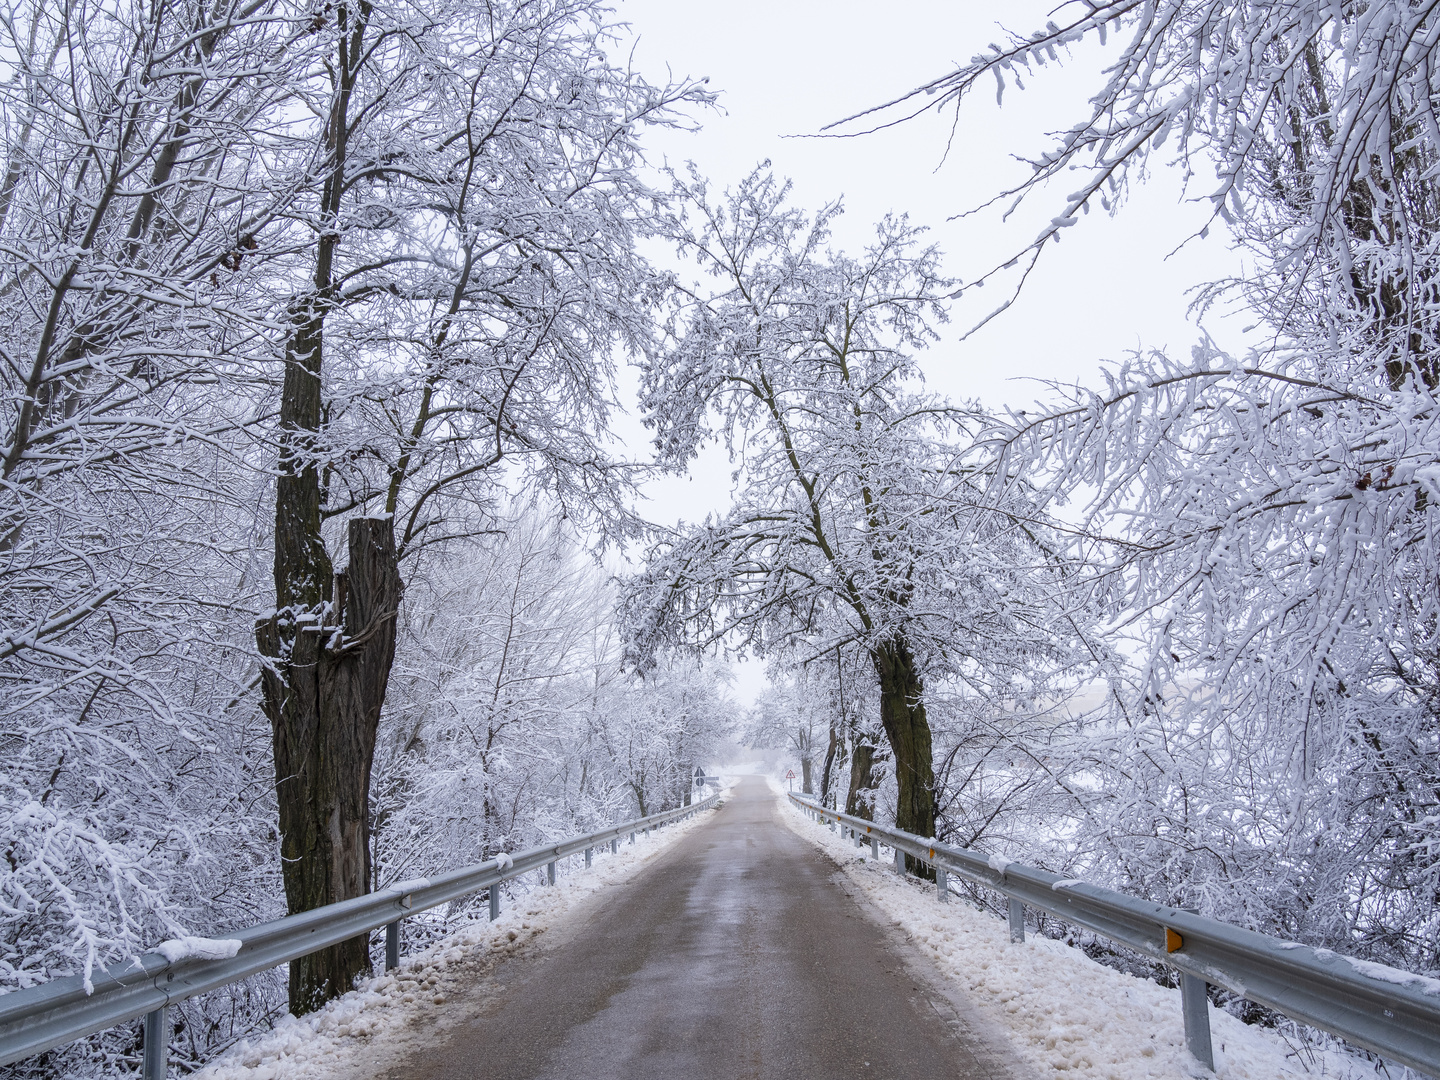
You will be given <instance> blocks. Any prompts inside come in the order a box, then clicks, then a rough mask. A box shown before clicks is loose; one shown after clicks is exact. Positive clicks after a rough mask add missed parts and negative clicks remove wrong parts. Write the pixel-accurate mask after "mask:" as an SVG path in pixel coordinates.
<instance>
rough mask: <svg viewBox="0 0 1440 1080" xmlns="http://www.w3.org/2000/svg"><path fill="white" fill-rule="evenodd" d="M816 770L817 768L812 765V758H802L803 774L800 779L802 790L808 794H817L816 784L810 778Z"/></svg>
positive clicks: (801, 769) (801, 770) (801, 767)
mask: <svg viewBox="0 0 1440 1080" xmlns="http://www.w3.org/2000/svg"><path fill="white" fill-rule="evenodd" d="M814 771H815V770H814V768H813V766H811V764H810V759H809V758H808V757H805V758H801V759H800V772H801V774H802V775H801V780H800V790H801V791H803V792H804V793H805V794H806V795H814V794H815V784H814V782H813V781H812V780H811V779H810V777H811V774H812V773H813V772H814Z"/></svg>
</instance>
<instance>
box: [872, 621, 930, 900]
mask: <svg viewBox="0 0 1440 1080" xmlns="http://www.w3.org/2000/svg"><path fill="white" fill-rule="evenodd" d="M874 658H875V671H876V674H877V675H878V676H879V677H880V719H881V722H882V723H884V725H885V734H886V735H887V736H888V737H889V739H890V749H891V751H892V753H893V755H894V758H895V782H896V785H897V787H898V788H899V800H898V802H897V805H896V807H895V827H896V828H897V829H903V830H904V831H905V832H910V833H914V834H916V835H917V836H925V837H930V836H934V835H935V770H934V763H933V760H932V757H931V747H930V723H929V721H928V720H927V719H926V718H925V700H924V696H923V692H924V687H923V685H922V683H921V679H920V674H919V672H917V671H916V670H915V657H914V656H913V655H912V654H911V652H910V647H909V645H908V644H907V643H906V642H905V640H904V639H903V638H897V639H895V640H893V641H889V642H886V643H885V644H883V645H881V646H880V647H879V648H877V649H876V650H875V652H874ZM905 865H906V867H907V868H908V869H909V870H910V871H911V873H916V874H921V876H926V877H928V876H929V874H928V873H923V874H922V873H921V868H920V866H919V864H918V863H917V862H916V861H915V859H914V858H913V857H912V856H909V855H907V856H906V857H905Z"/></svg>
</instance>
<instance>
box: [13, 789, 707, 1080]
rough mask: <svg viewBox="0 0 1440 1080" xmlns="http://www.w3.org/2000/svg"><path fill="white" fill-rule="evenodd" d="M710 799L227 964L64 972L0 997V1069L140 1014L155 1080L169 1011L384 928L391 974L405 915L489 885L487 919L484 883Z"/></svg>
mask: <svg viewBox="0 0 1440 1080" xmlns="http://www.w3.org/2000/svg"><path fill="white" fill-rule="evenodd" d="M719 797H720V794H719V792H716V793H715V794H713V795H711V796H709V797H708V798H706V799H704V800H702V801H700V802H697V803H695V804H693V805H691V806H682V807H678V808H676V809H674V810H667V811H664V812H662V813H659V814H651V815H650V816H648V817H643V818H637V819H636V820H634V821H627V822H625V823H623V824H620V825H615V826H612V827H610V828H607V829H601V830H600V831H599V832H593V833H590V834H588V835H586V836H579V837H575V838H573V839H569V840H562V841H561V842H560V843H558V844H550V845H546V846H544V847H536V848H531V849H530V850H528V851H525V852H522V853H521V854H519V855H515V856H513V857H508V856H507V857H505V858H504V859H491V860H489V861H487V862H483V863H479V864H478V865H475V866H470V867H466V868H464V869H461V870H453V871H451V872H450V873H448V874H443V875H441V876H439V877H436V878H434V879H425V880H419V881H412V882H402V883H401V884H400V885H399V886H398V887H397V886H391V887H390V888H388V889H382V890H380V891H379V892H375V893H371V894H369V895H368V896H357V897H356V898H354V899H353V900H344V901H341V902H340V903H338V904H327V905H325V906H324V907H318V908H315V909H314V910H313V911H306V912H302V913H301V914H299V915H290V916H287V917H285V918H283V919H276V920H274V921H273V922H268V923H261V924H260V925H258V926H249V927H246V928H245V929H243V930H237V931H234V932H233V933H227V934H226V935H225V940H227V941H233V940H238V941H239V942H240V947H239V949H238V950H237V951H236V952H235V955H233V956H231V957H229V958H228V959H222V960H195V959H191V960H186V959H181V960H175V961H173V962H172V961H171V960H169V959H167V958H166V957H165V956H163V955H162V954H160V953H158V952H150V953H145V954H144V955H143V956H139V957H137V958H136V959H135V960H133V961H131V962H130V963H128V964H126V965H124V966H123V967H120V968H118V969H115V970H111V969H107V968H96V969H95V970H94V971H93V972H92V973H91V982H92V985H93V986H94V991H93V992H92V993H86V990H85V980H84V977H83V976H80V975H74V976H68V977H66V978H62V979H54V980H52V981H50V982H48V983H45V984H44V985H43V986H36V987H31V988H30V989H28V990H15V991H12V992H10V993H8V994H4V995H0V1065H8V1064H10V1063H12V1062H16V1061H21V1060H23V1059H25V1058H28V1057H33V1056H34V1055H36V1054H39V1053H43V1052H44V1051H46V1050H50V1049H53V1048H54V1047H57V1046H63V1045H64V1044H66V1043H69V1042H74V1041H75V1040H76V1039H81V1038H84V1037H85V1036H86V1035H91V1034H94V1033H95V1032H97V1031H103V1030H105V1029H106V1028H110V1027H114V1026H115V1025H117V1024H123V1023H125V1022H126V1021H128V1020H135V1019H138V1018H139V1017H142V1016H143V1017H145V1057H144V1076H145V1080H163V1078H164V1076H165V1053H164V1051H165V1043H166V1041H167V1038H168V1036H167V1034H166V1033H167V1032H168V1029H169V1026H168V1023H167V1016H166V1011H167V1009H168V1007H169V1006H171V1005H174V1004H176V1003H177V1002H180V1001H184V1000H185V999H186V998H189V997H194V996H195V995H196V994H203V993H205V992H207V991H209V990H215V989H218V988H219V987H221V986H226V985H228V984H229V983H234V982H239V981H240V980H242V979H246V978H249V977H250V976H251V975H255V974H258V973H259V972H262V971H266V970H268V969H270V968H273V967H277V966H278V965H280V964H284V963H288V962H289V961H291V960H294V959H297V958H298V957H301V956H305V955H307V954H309V953H312V952H316V951H318V950H320V949H324V948H327V947H329V946H331V945H336V944H339V943H340V942H342V941H347V940H349V939H350V938H353V937H357V936H358V935H360V934H365V933H369V932H370V931H372V930H378V929H379V928H380V927H382V926H383V927H385V928H386V934H385V953H386V967H387V968H393V967H396V966H398V964H399V960H400V956H399V953H400V934H399V927H400V921H401V920H403V919H404V918H405V917H406V916H408V915H414V914H416V913H417V912H420V911H426V910H428V909H430V908H434V907H438V906H440V905H441V904H447V903H450V902H451V901H453V900H459V899H461V898H462V897H466V896H470V895H472V894H474V893H477V892H479V891H480V890H482V889H486V888H490V918H491V919H492V920H493V919H495V918H498V917H499V914H500V904H499V900H500V895H499V891H498V890H496V889H493V888H491V886H494V885H498V884H500V883H501V882H502V881H508V880H509V879H511V878H515V877H519V876H520V875H521V874H525V873H528V872H529V871H531V870H538V869H540V868H541V867H545V868H546V870H547V872H548V873H547V877H548V880H549V882H550V884H552V885H553V884H554V883H555V863H556V861H557V860H559V859H563V858H566V857H568V856H570V855H578V854H580V853H581V852H584V853H585V865H586V866H589V865H590V861H591V855H592V852H593V851H594V849H595V848H596V847H598V846H601V845H603V844H605V843H607V842H608V843H609V844H610V850H611V852H612V853H613V852H615V851H617V850H618V848H619V841H620V838H621V837H623V836H625V835H626V834H627V833H628V834H629V837H630V841H631V843H634V841H635V834H636V833H640V832H648V831H650V830H651V829H655V828H658V827H659V826H661V825H666V824H669V823H670V822H673V821H677V820H679V819H681V818H684V817H688V816H689V815H691V814H694V813H697V812H698V811H700V810H704V809H705V808H706V807H708V806H710V805H711V804H713V803H714V802H715V800H716V799H718V798H719Z"/></svg>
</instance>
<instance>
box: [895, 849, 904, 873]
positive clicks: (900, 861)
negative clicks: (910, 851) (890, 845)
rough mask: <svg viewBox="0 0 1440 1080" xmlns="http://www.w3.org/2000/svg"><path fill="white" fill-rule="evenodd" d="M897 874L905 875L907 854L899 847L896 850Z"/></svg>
mask: <svg viewBox="0 0 1440 1080" xmlns="http://www.w3.org/2000/svg"><path fill="white" fill-rule="evenodd" d="M895 873H897V874H903V873H905V853H904V852H903V851H901V850H900V849H899V848H898V847H897V848H896V849H895Z"/></svg>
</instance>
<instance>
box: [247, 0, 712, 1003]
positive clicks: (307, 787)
mask: <svg viewBox="0 0 1440 1080" xmlns="http://www.w3.org/2000/svg"><path fill="white" fill-rule="evenodd" d="M316 23H317V29H316V33H317V34H318V35H321V36H323V37H324V38H325V41H326V46H325V48H326V51H325V62H324V63H323V64H322V65H317V66H316V67H315V68H314V69H313V70H310V71H307V72H306V73H305V76H306V77H305V79H304V81H303V82H302V83H301V84H300V89H299V93H300V95H301V97H302V98H304V99H305V100H306V101H307V102H308V103H309V105H310V108H311V111H312V112H313V113H314V115H315V116H316V117H317V118H318V120H317V122H316V123H315V124H314V125H313V126H312V129H311V138H312V141H311V145H310V150H309V153H310V158H311V161H312V168H313V172H314V174H315V175H316V176H317V177H319V178H320V179H319V182H318V183H317V185H316V187H315V190H314V192H313V197H311V198H310V199H308V200H307V201H306V203H305V205H304V209H303V212H297V213H296V214H295V217H296V219H297V221H298V222H299V224H298V225H297V228H301V229H303V230H304V231H305V241H306V243H305V244H304V245H303V247H301V248H300V250H301V252H303V258H302V259H301V264H302V265H303V273H300V274H297V277H298V279H299V280H301V281H303V282H304V284H303V285H301V286H298V287H297V288H296V289H295V291H294V292H293V294H292V297H291V299H290V302H289V306H288V320H289V327H288V333H287V335H286V337H285V340H284V344H283V349H284V355H285V382H284V386H283V388H282V391H281V398H280V416H279V431H278V442H279V448H278V449H279V475H278V477H277V486H276V511H275V589H276V592H275V598H276V599H275V613H274V614H273V615H272V616H271V617H270V618H269V619H267V620H264V621H262V623H261V624H260V626H259V628H258V641H259V645H260V650H261V652H262V653H263V654H264V655H265V656H266V658H267V666H266V677H265V681H264V684H263V689H264V696H265V707H266V711H267V714H268V715H269V716H270V719H271V721H272V723H273V725H274V729H275V755H276V762H277V775H278V777H279V789H278V791H279V798H280V809H281V832H282V837H283V848H284V860H285V868H286V891H287V897H288V899H289V904H290V908H291V910H292V911H300V910H306V909H308V908H311V907H314V906H316V905H318V904H324V903H331V902H334V901H337V900H343V899H347V898H348V897H350V896H354V895H358V894H359V893H362V892H364V891H365V890H366V889H367V888H368V882H369V879H370V876H371V875H370V871H369V868H368V859H369V854H368V853H369V848H370V845H369V842H368V839H367V832H368V828H369V825H368V820H369V813H368V805H367V793H368V790H369V779H370V764H371V757H372V755H373V752H374V739H375V733H376V730H377V724H378V722H379V716H380V711H381V707H382V704H383V701H384V697H385V690H386V680H387V677H388V674H389V668H390V664H391V661H392V658H393V655H394V639H395V628H396V612H397V609H398V605H399V600H400V593H401V575H400V571H399V569H398V567H399V565H400V563H401V561H402V560H405V559H406V557H407V556H408V555H414V554H416V553H418V551H419V550H420V549H421V548H423V547H425V546H426V545H436V544H441V543H443V542H445V541H448V540H454V539H456V538H463V537H466V536H469V535H472V534H473V533H474V532H476V531H477V530H480V529H483V528H484V527H486V523H487V517H488V515H490V514H491V513H493V504H494V502H495V500H496V497H497V495H498V494H500V493H503V492H504V490H505V482H506V481H507V480H513V479H514V478H515V477H516V476H517V475H518V476H523V477H524V478H525V479H526V480H527V481H529V482H530V483H531V484H533V485H536V486H538V487H543V488H546V489H548V490H550V492H551V493H552V494H553V496H554V497H555V498H556V499H557V500H559V501H560V502H561V504H562V505H563V506H564V507H565V509H566V511H567V512H568V513H570V514H572V515H574V516H576V517H578V518H582V519H588V522H589V523H591V524H595V525H598V526H599V527H601V528H611V527H614V525H615V523H616V520H617V516H618V515H619V513H620V501H619V497H618V495H619V492H621V491H622V490H623V488H624V485H625V482H626V481H625V475H624V472H623V470H621V469H620V468H619V467H618V466H616V465H614V464H612V463H611V462H610V461H609V458H608V455H607V454H606V452H605V449H604V445H603V439H604V431H605V424H606V413H607V408H608V405H609V401H610V363H611V361H610V356H611V352H612V349H614V348H615V347H616V346H619V347H622V348H624V347H635V346H636V345H637V344H638V343H639V342H640V341H641V339H643V337H644V336H645V334H646V332H647V325H648V324H647V322H646V320H645V318H644V308H643V299H644V296H645V293H646V285H647V281H648V278H649V271H648V269H647V268H646V266H645V264H644V262H643V261H642V260H641V259H639V258H638V256H637V255H636V253H635V250H634V232H635V226H636V220H637V218H638V217H639V215H640V213H641V211H642V209H643V204H644V202H645V199H646V195H647V193H646V191H645V189H644V187H643V185H641V184H640V183H639V181H638V180H637V177H636V172H635V170H636V168H637V166H638V163H639V160H640V159H639V149H638V145H637V141H636V139H637V135H638V132H639V131H640V129H642V128H643V127H645V126H646V125H649V124H659V123H672V122H675V120H676V113H675V107H676V106H677V105H679V104H680V103H682V102H685V101H687V100H701V99H703V97H704V95H702V94H699V93H698V92H696V91H695V90H694V89H693V88H692V87H690V86H689V85H677V86H670V87H662V88H656V87H652V86H650V85H649V84H647V83H645V82H644V81H643V80H642V79H640V78H639V77H638V76H635V75H634V74H633V73H630V72H628V71H625V70H622V69H620V68H618V67H616V66H614V65H613V64H611V63H610V62H609V61H607V60H606V58H605V56H604V52H603V48H604V45H605V43H606V40H607V31H606V29H605V27H604V24H603V17H602V11H601V9H600V8H599V7H598V6H596V5H595V4H594V3H592V2H589V0H581V2H572V0H515V2H509V0H506V2H497V3H489V4H484V5H480V6H475V5H472V4H461V3H453V2H450V0H435V2H434V3H430V4H421V5H418V6H417V5H416V4H413V3H406V4H397V5H387V4H384V3H365V4H358V5H352V4H346V3H339V4H335V5H333V6H332V7H331V8H329V9H327V10H326V11H325V12H324V13H323V14H322V15H318V16H316ZM312 243H313V247H312V246H311V245H312ZM345 519H349V541H348V546H349V556H350V567H349V570H348V572H347V574H346V575H344V576H343V577H340V576H337V575H335V574H334V572H333V565H332V557H331V554H330V544H331V542H333V539H338V538H333V539H332V538H331V537H330V536H327V522H333V523H334V524H333V525H330V526H329V529H330V530H333V529H334V528H335V526H337V525H338V524H339V523H340V522H341V521H343V520H345ZM337 631H338V632H337ZM332 837H333V838H336V839H335V840H332ZM368 963H369V961H368V955H367V954H366V952H365V949H364V946H363V942H361V941H358V940H357V941H355V942H350V943H346V944H344V945H341V946H336V947H334V948H333V949H330V950H326V951H324V952H322V953H317V954H315V955H313V956H310V957H307V958H305V959H304V960H303V961H301V962H297V963H296V964H292V965H291V980H292V988H291V993H292V1007H293V1008H294V1009H295V1010H296V1011H297V1012H298V1011H303V1010H306V1009H309V1008H313V1007H315V1005H316V1004H318V1003H320V1002H322V1001H324V1000H326V999H327V998H329V997H331V996H334V995H335V994H339V993H343V992H344V991H345V990H346V989H347V988H348V987H349V986H350V983H351V982H352V980H353V978H354V976H355V975H356V974H357V973H358V972H359V971H361V970H363V969H365V968H366V967H368Z"/></svg>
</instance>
